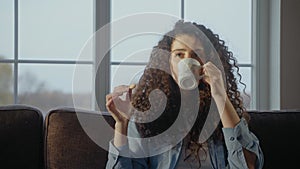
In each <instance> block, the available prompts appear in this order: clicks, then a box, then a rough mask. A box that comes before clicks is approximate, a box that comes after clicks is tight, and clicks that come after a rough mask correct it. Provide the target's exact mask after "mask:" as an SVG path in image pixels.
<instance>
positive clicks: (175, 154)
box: [106, 118, 264, 169]
mask: <svg viewBox="0 0 300 169" xmlns="http://www.w3.org/2000/svg"><path fill="white" fill-rule="evenodd" d="M222 131H223V133H224V139H225V145H226V147H225V146H224V144H223V143H222V141H218V140H212V139H209V140H208V148H209V155H210V160H211V164H212V166H213V168H214V169H228V168H230V169H247V168H248V167H247V163H246V160H245V157H244V153H243V148H245V149H247V150H249V151H251V152H253V153H254V154H256V164H255V168H256V169H261V168H262V167H263V163H264V156H263V153H262V150H261V148H260V145H259V140H258V139H257V137H256V136H255V135H254V134H253V133H252V132H251V131H249V129H248V125H247V122H246V120H245V119H244V118H241V120H240V122H239V123H238V124H237V125H236V126H235V127H234V128H222ZM137 133H138V132H137V130H136V128H135V125H134V124H133V123H129V125H128V135H129V136H134V135H135V136H136V135H137ZM182 145H183V142H182V141H181V142H179V143H178V144H177V145H175V146H174V147H173V148H171V149H170V150H168V151H166V152H163V153H161V154H158V155H154V156H151V157H145V158H133V157H134V153H135V152H137V151H139V153H140V151H142V148H143V147H144V145H143V143H137V142H135V143H132V142H130V141H128V144H126V145H123V146H121V147H115V146H114V145H113V140H111V141H110V142H109V153H108V161H107V163H106V169H176V165H177V162H178V158H179V155H180V153H181V149H182ZM225 148H226V151H227V155H225V151H224V149H225ZM122 151H130V152H133V153H132V154H133V155H132V158H130V157H123V156H121V155H120V154H122Z"/></svg>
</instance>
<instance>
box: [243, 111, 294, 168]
mask: <svg viewBox="0 0 300 169" xmlns="http://www.w3.org/2000/svg"><path fill="white" fill-rule="evenodd" d="M249 113H250V116H251V120H250V124H249V128H250V129H251V130H252V132H253V133H255V134H256V136H257V137H258V138H259V140H260V145H261V148H262V151H263V153H264V157H265V165H264V169H276V168H280V169H282V168H295V167H294V166H298V162H299V152H300V138H299V136H298V134H299V133H300V111H297V110H293V111H292V110H290V111H284V110H282V111H260V112H256V111H252V112H249ZM296 168H297V167H296Z"/></svg>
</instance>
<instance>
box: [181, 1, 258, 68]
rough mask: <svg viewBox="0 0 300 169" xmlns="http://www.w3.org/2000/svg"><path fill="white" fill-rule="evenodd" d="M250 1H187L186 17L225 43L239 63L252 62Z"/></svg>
mask: <svg viewBox="0 0 300 169" xmlns="http://www.w3.org/2000/svg"><path fill="white" fill-rule="evenodd" d="M251 3H252V2H251V0H243V1H241V0H226V1H219V0H188V1H185V10H184V11H185V17H186V18H187V19H188V20H192V21H196V22H198V23H200V24H204V25H205V26H207V27H208V28H210V29H211V30H212V31H213V32H214V33H216V34H219V35H220V37H221V38H222V39H223V40H225V45H227V46H228V47H229V50H230V51H232V52H233V54H234V56H235V57H236V58H237V60H238V62H239V63H251V17H252V12H251Z"/></svg>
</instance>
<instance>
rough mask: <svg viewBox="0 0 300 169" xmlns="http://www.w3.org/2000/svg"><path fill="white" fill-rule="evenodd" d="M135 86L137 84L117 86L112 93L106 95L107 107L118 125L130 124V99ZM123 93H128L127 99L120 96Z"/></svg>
mask: <svg viewBox="0 0 300 169" xmlns="http://www.w3.org/2000/svg"><path fill="white" fill-rule="evenodd" d="M134 88H135V85H130V86H128V85H121V86H117V87H115V88H114V91H113V92H112V93H110V94H108V95H106V108H107V110H108V111H109V112H110V114H111V115H112V117H113V118H114V120H115V121H116V125H121V124H122V125H124V124H128V121H129V119H130V115H129V110H130V107H131V103H130V99H131V94H132V90H133V89H134ZM123 94H126V97H125V100H122V99H121V98H120V96H122V95H123Z"/></svg>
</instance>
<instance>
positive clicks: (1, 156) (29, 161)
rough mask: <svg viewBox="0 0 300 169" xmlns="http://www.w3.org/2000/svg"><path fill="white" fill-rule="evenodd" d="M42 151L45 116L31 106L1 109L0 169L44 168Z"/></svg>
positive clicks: (14, 106)
mask: <svg viewBox="0 0 300 169" xmlns="http://www.w3.org/2000/svg"><path fill="white" fill-rule="evenodd" d="M42 151H43V116H42V113H41V112H40V111H39V110H38V109H36V108H34V107H31V106H27V105H11V106H2V107H0V161H1V163H0V168H5V169H20V168H24V169H38V168H41V167H43V152H42Z"/></svg>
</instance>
